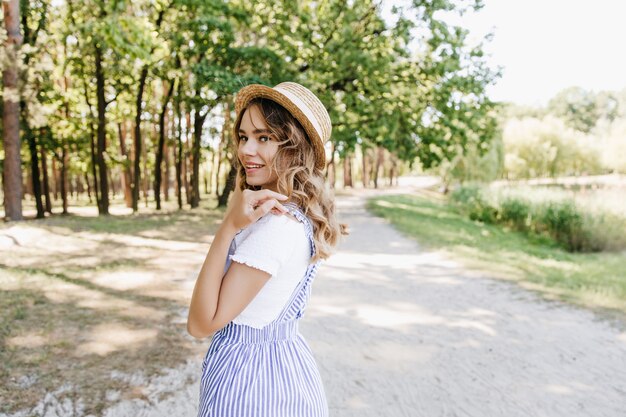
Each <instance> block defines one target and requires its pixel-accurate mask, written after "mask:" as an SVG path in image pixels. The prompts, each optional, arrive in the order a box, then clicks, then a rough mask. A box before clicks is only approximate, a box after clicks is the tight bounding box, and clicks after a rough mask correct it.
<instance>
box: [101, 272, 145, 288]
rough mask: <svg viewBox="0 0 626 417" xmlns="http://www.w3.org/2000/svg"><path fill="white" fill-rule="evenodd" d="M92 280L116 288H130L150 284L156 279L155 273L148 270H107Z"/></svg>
mask: <svg viewBox="0 0 626 417" xmlns="http://www.w3.org/2000/svg"><path fill="white" fill-rule="evenodd" d="M91 281H92V282H93V283H95V284H98V285H102V286H103V287H104V286H106V287H109V288H115V289H116V290H130V289H134V288H140V287H143V286H146V285H150V284H152V283H153V282H154V281H155V277H154V273H153V272H148V271H137V270H135V271H128V270H121V271H107V272H103V273H100V274H97V275H94V276H93V278H92V279H91Z"/></svg>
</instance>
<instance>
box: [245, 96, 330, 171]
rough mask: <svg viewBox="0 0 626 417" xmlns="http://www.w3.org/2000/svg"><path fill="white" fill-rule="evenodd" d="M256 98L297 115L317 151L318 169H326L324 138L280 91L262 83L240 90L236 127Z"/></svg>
mask: <svg viewBox="0 0 626 417" xmlns="http://www.w3.org/2000/svg"><path fill="white" fill-rule="evenodd" d="M255 98H265V99H268V100H272V101H273V102H275V103H278V104H280V105H281V106H283V107H284V108H285V109H286V110H287V111H288V112H289V113H291V115H292V116H293V117H295V119H296V120H297V121H298V122H300V124H301V125H302V127H303V128H304V131H305V132H306V134H307V137H308V139H309V141H310V142H311V145H312V146H313V150H314V151H315V167H316V168H318V169H324V167H325V166H326V151H325V150H324V145H323V141H322V138H321V137H320V135H319V133H317V130H315V127H314V126H313V123H311V121H310V120H309V118H308V117H307V116H306V115H305V114H304V112H303V111H302V110H301V109H300V108H299V107H298V106H297V105H296V104H294V103H293V102H292V101H291V100H290V99H289V98H288V97H287V96H285V95H284V94H282V93H281V92H280V91H277V90H275V89H273V88H271V87H268V86H265V85H261V84H251V85H248V86H246V87H244V88H242V89H241V90H239V92H238V93H237V96H236V97H235V112H236V114H237V118H236V119H235V124H234V129H235V130H236V129H237V126H239V123H240V122H241V118H242V116H243V113H244V110H245V109H246V108H247V107H248V104H250V102H251V101H252V100H254V99H255ZM234 133H235V137H237V135H238V134H239V132H237V131H236V132H234Z"/></svg>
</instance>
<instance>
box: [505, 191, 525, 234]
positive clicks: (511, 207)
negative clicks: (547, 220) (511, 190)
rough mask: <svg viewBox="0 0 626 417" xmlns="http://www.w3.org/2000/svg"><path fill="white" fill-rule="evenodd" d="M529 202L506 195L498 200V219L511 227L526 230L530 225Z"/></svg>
mask: <svg viewBox="0 0 626 417" xmlns="http://www.w3.org/2000/svg"><path fill="white" fill-rule="evenodd" d="M530 213H531V211H530V203H529V202H528V201H525V200H522V199H519V198H515V197H508V198H506V199H505V200H503V201H502V202H500V213H499V216H498V217H499V220H500V221H501V222H502V223H505V224H507V225H508V226H510V227H511V228H513V229H515V230H519V231H523V232H525V231H527V230H528V229H529V227H530V220H531V216H530Z"/></svg>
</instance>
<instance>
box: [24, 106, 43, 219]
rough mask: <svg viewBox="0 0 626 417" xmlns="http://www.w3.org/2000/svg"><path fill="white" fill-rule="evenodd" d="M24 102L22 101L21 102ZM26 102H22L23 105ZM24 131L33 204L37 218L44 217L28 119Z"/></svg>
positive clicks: (32, 137) (36, 160)
mask: <svg viewBox="0 0 626 417" xmlns="http://www.w3.org/2000/svg"><path fill="white" fill-rule="evenodd" d="M23 103H24V102H23ZM25 104H26V103H24V106H25ZM26 114H27V112H26V109H25V107H22V115H24V116H25V115H26ZM24 133H25V135H26V141H27V142H28V150H29V151H30V178H31V181H32V187H33V196H34V197H35V206H36V207H37V218H38V219H43V218H45V217H46V214H45V211H44V209H43V200H42V198H41V173H40V172H39V151H38V150H37V139H36V138H35V135H34V133H33V131H32V130H31V129H30V126H28V121H27V120H24Z"/></svg>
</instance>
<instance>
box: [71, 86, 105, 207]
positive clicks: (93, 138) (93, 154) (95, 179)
mask: <svg viewBox="0 0 626 417" xmlns="http://www.w3.org/2000/svg"><path fill="white" fill-rule="evenodd" d="M83 83H84V84H83V87H84V91H85V103H86V104H87V107H88V108H89V115H90V118H89V144H90V149H91V176H92V177H93V193H94V196H95V198H96V205H97V206H98V207H100V192H99V189H98V172H97V170H96V168H97V163H96V129H94V127H93V118H94V117H93V107H92V106H91V102H90V101H89V90H87V83H86V82H85V81H84V80H83ZM66 85H67V83H66ZM65 116H66V117H68V118H69V106H68V104H67V103H66V105H65ZM90 202H91V200H90Z"/></svg>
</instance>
